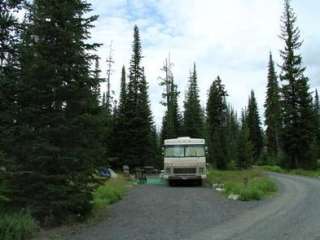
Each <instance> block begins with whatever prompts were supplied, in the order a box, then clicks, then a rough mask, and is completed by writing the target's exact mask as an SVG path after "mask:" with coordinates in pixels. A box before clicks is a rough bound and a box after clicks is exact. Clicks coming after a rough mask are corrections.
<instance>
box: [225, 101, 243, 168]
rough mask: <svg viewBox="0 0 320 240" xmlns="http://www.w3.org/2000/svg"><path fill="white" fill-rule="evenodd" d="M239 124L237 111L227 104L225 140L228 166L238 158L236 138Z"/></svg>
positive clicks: (233, 163)
mask: <svg viewBox="0 0 320 240" xmlns="http://www.w3.org/2000/svg"><path fill="white" fill-rule="evenodd" d="M239 131H240V126H239V122H238V117H237V113H236V112H235V110H234V109H233V108H232V107H231V106H230V105H228V106H227V126H226V139H227V140H226V142H227V151H228V154H227V158H228V162H229V163H230V167H232V166H235V164H236V161H237V159H238V138H239Z"/></svg>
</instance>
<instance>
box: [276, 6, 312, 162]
mask: <svg viewBox="0 0 320 240" xmlns="http://www.w3.org/2000/svg"><path fill="white" fill-rule="evenodd" d="M296 20H297V18H296V15H295V13H294V11H293V9H292V8H291V6H290V1H289V0H285V2H284V12H283V15H282V19H281V21H282V25H281V39H282V40H283V41H284V45H285V46H284V49H283V50H281V52H280V55H281V58H282V61H283V63H282V65H281V73H280V79H281V81H282V89H281V97H282V111H281V115H282V131H281V138H282V141H281V143H282V149H283V151H284V154H285V156H286V161H285V162H284V164H285V165H286V166H287V167H290V168H299V167H302V168H311V167H314V166H315V161H314V157H313V143H314V114H313V109H312V96H311V94H310V92H309V85H308V78H307V77H306V76H305V74H304V72H305V67H303V66H302V57H301V55H300V54H299V53H298V50H299V48H300V47H301V45H302V41H301V40H300V31H299V29H298V27H296V26H295V24H296Z"/></svg>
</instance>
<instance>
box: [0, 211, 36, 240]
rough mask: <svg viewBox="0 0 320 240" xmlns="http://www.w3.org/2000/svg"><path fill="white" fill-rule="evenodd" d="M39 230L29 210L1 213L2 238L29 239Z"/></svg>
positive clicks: (10, 239)
mask: <svg viewBox="0 0 320 240" xmlns="http://www.w3.org/2000/svg"><path fill="white" fill-rule="evenodd" d="M38 231H39V226H38V224H37V223H36V222H35V221H34V219H33V218H32V217H31V215H30V213H29V212H28V211H20V212H17V213H9V212H6V213H4V212H2V213H0V239H1V240H29V239H31V238H32V237H33V236H35V234H36V233H37V232H38Z"/></svg>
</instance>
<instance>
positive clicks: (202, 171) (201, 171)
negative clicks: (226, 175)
mask: <svg viewBox="0 0 320 240" xmlns="http://www.w3.org/2000/svg"><path fill="white" fill-rule="evenodd" d="M199 174H201V175H202V174H204V168H203V167H200V168H199Z"/></svg>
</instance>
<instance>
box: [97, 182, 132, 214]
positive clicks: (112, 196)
mask: <svg viewBox="0 0 320 240" xmlns="http://www.w3.org/2000/svg"><path fill="white" fill-rule="evenodd" d="M126 190H127V182H126V180H125V179H124V178H122V177H118V178H115V179H110V180H108V181H107V182H106V183H105V184H104V185H102V186H99V187H98V188H97V190H96V191H95V192H94V193H93V202H94V208H96V209H99V208H103V207H105V206H107V205H109V204H112V203H115V202H117V201H119V200H121V198H122V196H123V194H124V193H125V192H126Z"/></svg>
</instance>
